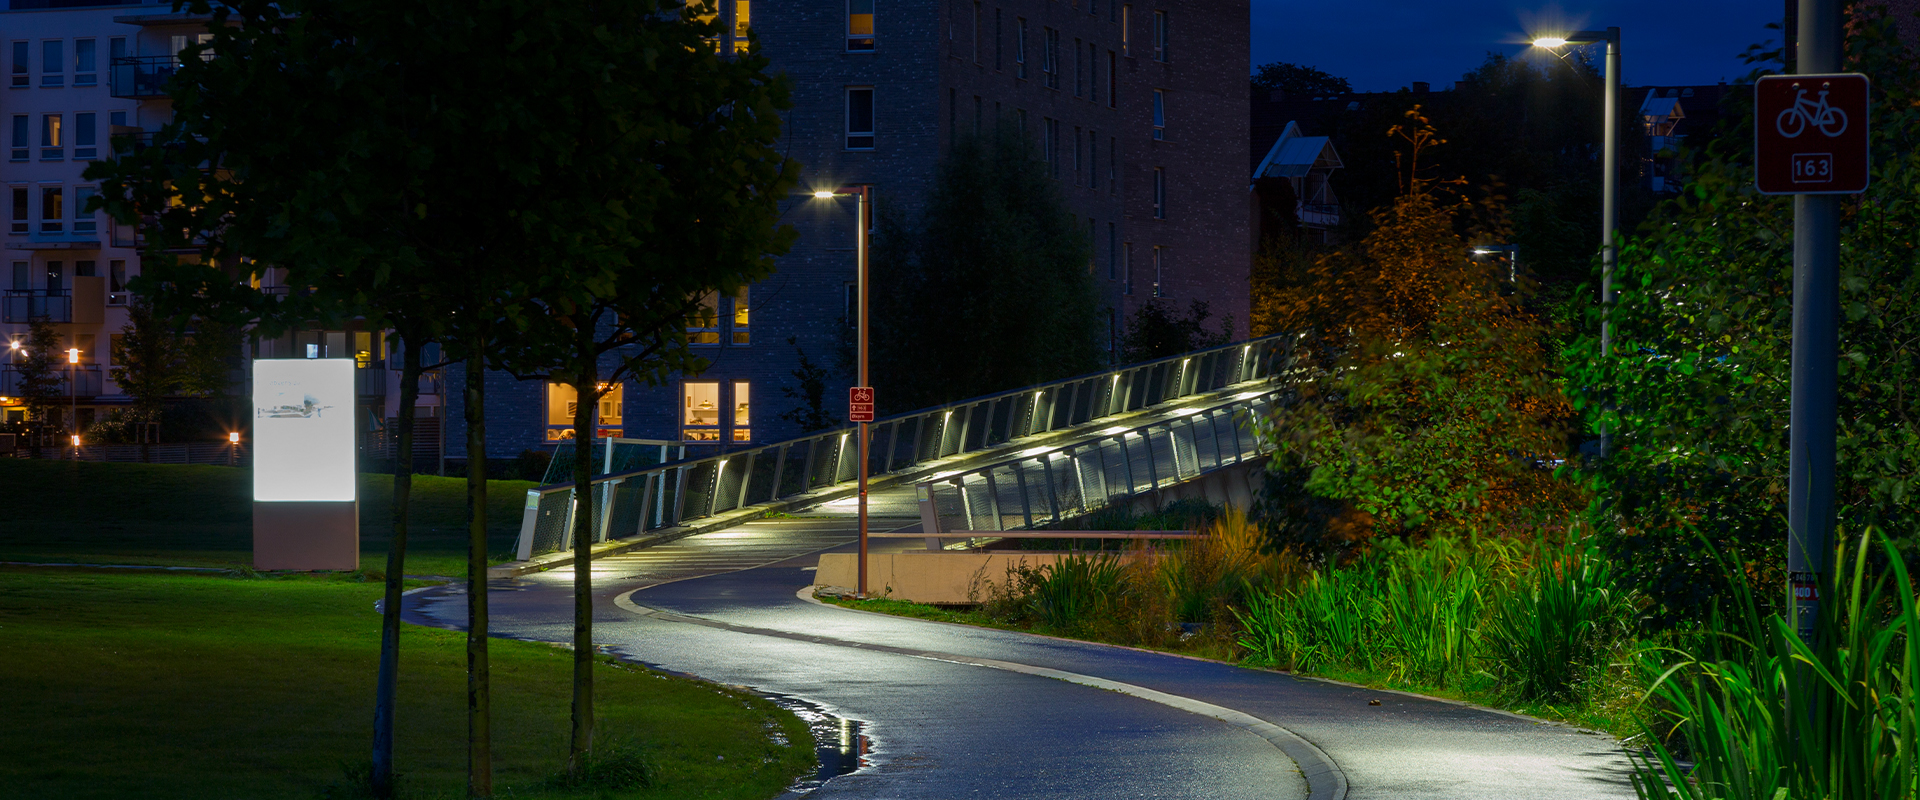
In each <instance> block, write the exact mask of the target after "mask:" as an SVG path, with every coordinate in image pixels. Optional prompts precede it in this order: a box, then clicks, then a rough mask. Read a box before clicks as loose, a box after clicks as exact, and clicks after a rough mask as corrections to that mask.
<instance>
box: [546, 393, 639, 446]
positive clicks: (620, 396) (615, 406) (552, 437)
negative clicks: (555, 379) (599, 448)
mask: <svg viewBox="0 0 1920 800" xmlns="http://www.w3.org/2000/svg"><path fill="white" fill-rule="evenodd" d="M599 393H600V402H599V404H598V407H597V408H596V409H595V411H596V412H597V413H596V414H595V417H594V419H592V420H590V422H591V423H592V424H593V428H594V431H593V435H594V437H595V438H607V437H617V436H620V435H621V425H622V422H623V420H622V416H623V415H624V414H625V412H626V400H625V395H626V387H625V385H624V384H617V383H615V384H608V383H602V384H600V392H599ZM578 410H579V394H578V393H577V392H575V391H574V390H573V387H572V386H569V385H567V384H564V383H549V384H547V441H549V442H561V441H572V440H573V415H574V414H575V413H576V412H577V411H578Z"/></svg>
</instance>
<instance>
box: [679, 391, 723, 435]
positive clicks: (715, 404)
mask: <svg viewBox="0 0 1920 800" xmlns="http://www.w3.org/2000/svg"><path fill="white" fill-rule="evenodd" d="M680 405H681V409H682V411H681V419H680V424H681V432H680V438H681V439H683V440H686V441H689V442H717V441H720V384H719V383H715V382H709V381H688V382H687V383H685V384H682V392H681V402H680Z"/></svg>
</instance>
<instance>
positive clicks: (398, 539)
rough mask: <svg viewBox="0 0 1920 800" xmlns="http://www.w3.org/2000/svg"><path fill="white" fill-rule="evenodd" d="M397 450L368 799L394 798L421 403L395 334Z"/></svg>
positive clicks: (414, 361)
mask: <svg viewBox="0 0 1920 800" xmlns="http://www.w3.org/2000/svg"><path fill="white" fill-rule="evenodd" d="M396 338H398V339H399V340H400V352H401V367H400V446H399V448H398V449H397V451H396V452H395V454H394V463H393V546H392V548H391V549H389V550H388V551H387V586H386V595H385V604H384V605H383V606H382V608H381V613H380V675H379V681H378V683H377V684H376V687H375V689H374V699H373V775H372V779H373V780H372V782H373V787H372V788H373V796H374V797H378V798H381V799H382V800H385V798H390V797H392V796H393V715H394V696H393V694H394V684H395V682H396V681H397V680H399V675H400V590H401V584H402V583H404V582H405V574H404V573H405V572H406V567H407V503H408V500H409V499H411V498H412V496H413V419H414V404H415V403H417V402H419V400H420V371H421V370H420V348H421V347H422V346H423V345H424V344H426V343H425V342H422V341H419V339H418V337H414V336H399V335H397V332H396Z"/></svg>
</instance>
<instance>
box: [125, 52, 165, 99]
mask: <svg viewBox="0 0 1920 800" xmlns="http://www.w3.org/2000/svg"><path fill="white" fill-rule="evenodd" d="M112 69H113V80H112V81H111V83H112V89H111V91H112V93H113V96H114V97H121V98H127V99H131V100H144V99H148V98H154V97H166V96H167V81H169V80H172V79H173V73H175V72H177V71H179V69H180V58H179V57H178V56H131V57H127V58H116V59H114V60H113V67H112Z"/></svg>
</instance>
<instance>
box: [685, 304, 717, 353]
mask: <svg viewBox="0 0 1920 800" xmlns="http://www.w3.org/2000/svg"><path fill="white" fill-rule="evenodd" d="M687 343H688V344H719V343H720V293H719V292H708V293H706V295H704V296H702V297H701V298H700V304H699V306H698V307H697V308H695V309H694V310H693V316H692V317H690V318H688V319H687Z"/></svg>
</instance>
